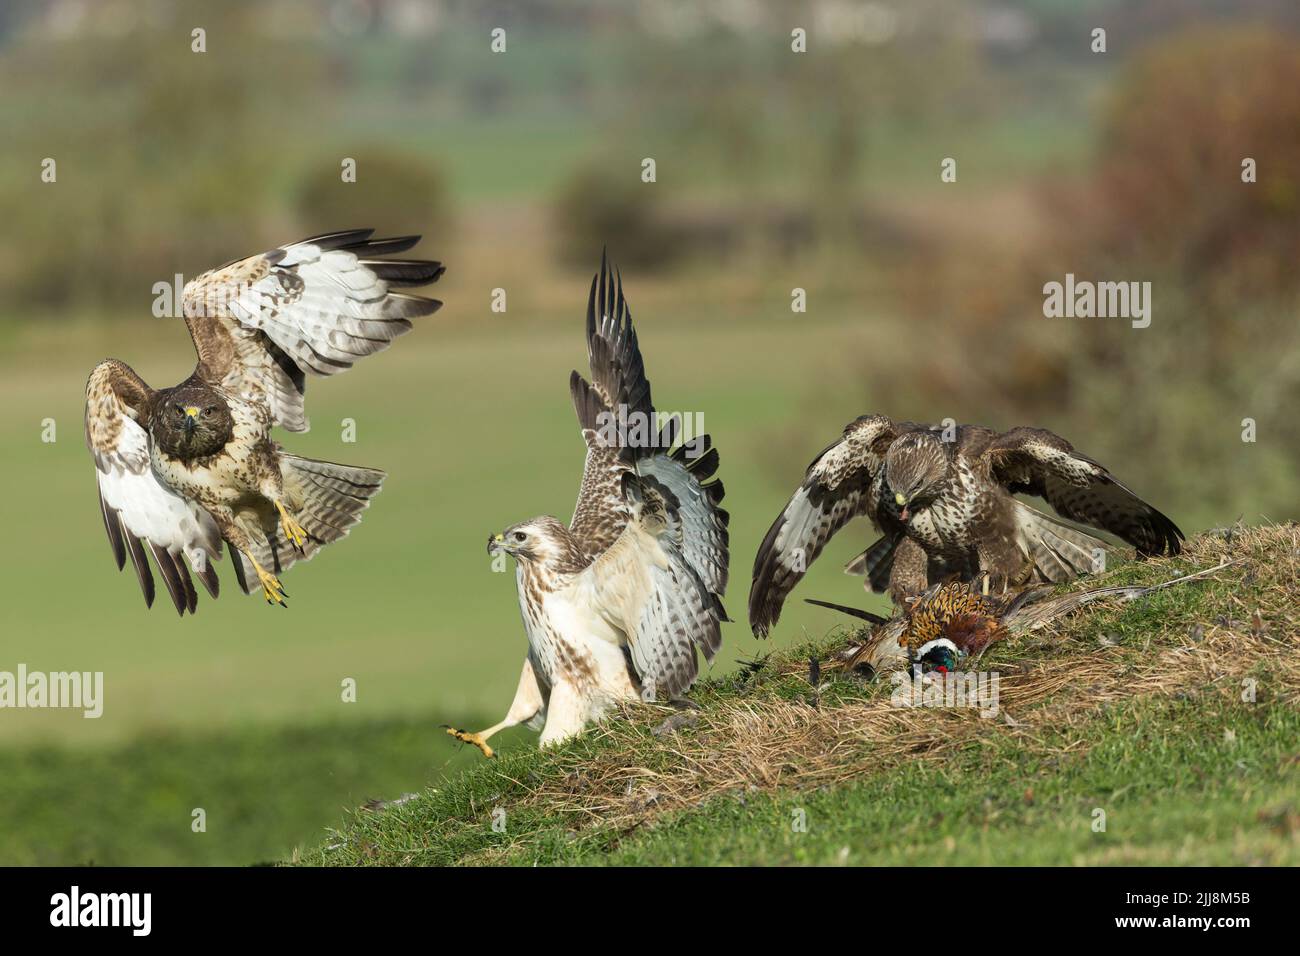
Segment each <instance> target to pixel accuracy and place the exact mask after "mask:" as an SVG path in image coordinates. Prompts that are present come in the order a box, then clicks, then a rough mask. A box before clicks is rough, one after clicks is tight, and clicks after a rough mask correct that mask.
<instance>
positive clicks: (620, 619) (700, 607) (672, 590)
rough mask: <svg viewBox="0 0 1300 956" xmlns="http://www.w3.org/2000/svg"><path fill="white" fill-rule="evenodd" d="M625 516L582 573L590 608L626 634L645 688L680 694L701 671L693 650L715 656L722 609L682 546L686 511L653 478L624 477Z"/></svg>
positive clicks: (668, 694)
mask: <svg viewBox="0 0 1300 956" xmlns="http://www.w3.org/2000/svg"><path fill="white" fill-rule="evenodd" d="M623 487H624V490H625V497H626V500H627V504H628V512H629V521H628V522H627V524H626V526H625V527H624V529H623V531H622V532H621V533H620V534H619V537H618V539H617V540H616V541H615V542H614V543H613V545H611V546H610V547H609V548H608V549H607V550H606V551H604V552H603V553H602V554H601V555H600V556H599V557H598V558H597V559H596V560H595V561H594V562H592V563H591V564H590V565H588V567H587V568H586V569H585V570H584V571H583V572H582V576H583V577H584V578H585V579H586V580H585V581H583V582H582V585H583V591H584V593H586V594H588V595H590V596H591V600H592V602H593V605H594V609H595V611H596V612H597V613H598V614H600V615H601V616H602V617H603V618H605V620H607V621H608V622H609V623H610V624H611V625H613V626H614V627H616V628H618V629H620V630H622V631H623V632H624V633H625V634H627V638H628V653H629V656H630V658H631V662H632V667H633V668H634V669H635V671H636V674H637V677H638V678H639V679H640V680H641V684H642V688H643V690H646V689H649V690H650V691H652V692H653V693H654V695H655V696H658V697H668V698H669V699H672V698H675V697H679V696H680V695H681V694H683V693H685V692H686V691H687V690H689V689H690V687H691V685H692V684H694V683H695V678H696V677H697V676H698V674H699V663H698V660H697V657H696V651H697V650H699V651H702V652H703V654H704V657H705V659H706V660H709V661H712V660H713V657H714V655H715V654H717V652H718V648H719V647H721V646H722V626H721V622H722V621H724V620H726V612H725V611H724V610H723V607H722V603H721V602H720V601H719V599H718V597H717V595H716V594H715V593H713V592H712V591H711V590H710V588H709V585H708V584H707V583H706V582H705V580H704V578H703V577H702V576H701V575H700V573H699V572H698V571H697V570H696V569H695V567H694V566H693V565H692V563H691V561H690V560H689V559H688V558H687V556H686V553H685V540H686V527H685V521H684V519H683V515H682V513H681V511H680V510H679V509H678V508H675V507H673V505H672V500H673V495H672V493H671V492H670V491H669V490H668V489H667V488H666V487H665V486H664V485H662V484H660V483H659V482H658V481H657V480H656V479H654V478H651V477H637V476H634V475H628V476H627V477H626V478H625V479H624V481H623Z"/></svg>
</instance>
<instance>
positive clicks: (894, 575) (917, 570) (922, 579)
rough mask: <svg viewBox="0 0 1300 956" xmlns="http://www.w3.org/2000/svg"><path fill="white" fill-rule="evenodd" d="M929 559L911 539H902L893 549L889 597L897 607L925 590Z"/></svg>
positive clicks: (903, 605)
mask: <svg viewBox="0 0 1300 956" xmlns="http://www.w3.org/2000/svg"><path fill="white" fill-rule="evenodd" d="M929 563H930V561H929V558H928V557H927V556H926V553H925V549H924V548H922V547H921V545H920V544H918V543H917V542H915V541H913V540H912V539H911V538H903V539H902V540H901V541H899V542H898V546H897V547H895V548H894V564H893V567H891V568H890V571H889V596H890V598H891V599H892V600H893V602H894V603H895V604H897V605H898V606H899V607H906V606H907V599H908V598H909V597H915V596H916V595H918V594H920V593H921V592H922V591H924V590H925V589H926V587H927V586H928V583H929V578H928V568H929Z"/></svg>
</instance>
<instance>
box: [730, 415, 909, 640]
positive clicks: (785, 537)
mask: <svg viewBox="0 0 1300 956" xmlns="http://www.w3.org/2000/svg"><path fill="white" fill-rule="evenodd" d="M903 427H905V426H902V425H896V424H895V423H894V422H892V421H890V420H889V419H888V418H886V417H885V416H883V415H864V416H862V417H861V418H859V419H857V420H856V421H854V422H853V423H851V424H850V425H848V426H847V427H846V428H845V429H844V434H843V435H841V436H840V439H839V441H837V442H835V443H834V444H832V445H830V446H829V447H827V448H826V449H825V450H824V451H823V452H822V453H821V454H820V455H818V456H817V457H816V458H815V459H813V462H812V464H811V465H809V466H808V470H807V472H806V473H805V474H804V479H803V483H802V484H801V485H800V486H799V487H798V488H797V489H796V490H795V493H794V494H793V495H792V496H791V497H790V500H789V502H787V504H786V506H785V508H784V509H783V510H782V512H781V514H780V515H778V516H777V519H776V521H774V522H773V523H772V527H771V528H769V529H768V532H767V535H766V537H764V538H763V543H762V544H761V545H759V548H758V554H757V555H756V556H755V558H754V577H753V581H752V582H751V583H750V587H749V625H750V627H751V628H752V629H753V631H754V634H755V636H757V637H765V636H767V634H768V632H769V631H770V630H771V629H772V626H773V625H775V624H776V622H777V621H778V620H779V619H780V617H781V607H782V605H784V604H785V599H786V596H787V595H788V594H789V593H790V592H791V591H792V590H794V586H795V585H796V584H798V583H799V581H800V579H801V578H803V576H804V574H805V573H806V572H807V570H808V568H809V567H811V566H812V563H813V561H815V560H816V559H817V556H818V555H819V554H821V553H822V548H824V547H825V546H826V542H828V541H830V539H831V538H832V537H833V536H834V534H835V532H837V531H839V530H840V528H842V527H844V526H845V525H846V524H848V522H849V521H850V520H851V519H853V518H854V517H856V516H857V515H860V514H863V513H866V512H868V511H869V509H870V505H871V498H872V496H871V494H870V491H871V486H872V483H873V481H874V479H875V477H876V475H877V474H878V473H879V471H880V469H881V467H882V465H883V463H884V456H885V451H886V450H887V449H888V448H889V445H890V443H891V442H892V441H893V440H894V439H895V438H897V437H898V434H899V432H900V430H901V429H902V428H903Z"/></svg>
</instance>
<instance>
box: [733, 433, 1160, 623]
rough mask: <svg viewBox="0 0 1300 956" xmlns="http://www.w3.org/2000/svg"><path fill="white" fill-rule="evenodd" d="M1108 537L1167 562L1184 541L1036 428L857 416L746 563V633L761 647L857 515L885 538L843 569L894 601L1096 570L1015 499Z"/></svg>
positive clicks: (1067, 530) (1059, 526)
mask: <svg viewBox="0 0 1300 956" xmlns="http://www.w3.org/2000/svg"><path fill="white" fill-rule="evenodd" d="M1018 493H1024V494H1030V495H1036V496H1037V497H1040V498H1043V499H1044V500H1046V501H1047V502H1048V504H1050V505H1051V506H1052V507H1053V508H1055V509H1056V511H1057V512H1058V513H1059V514H1060V515H1061V516H1062V517H1064V518H1068V519H1070V520H1071V521H1077V522H1080V523H1082V524H1086V525H1090V526H1092V527H1094V528H1100V529H1102V530H1104V531H1108V532H1110V533H1112V534H1114V535H1117V536H1118V537H1120V538H1122V539H1123V540H1124V541H1127V542H1128V543H1129V544H1131V545H1133V546H1134V547H1135V548H1136V549H1137V553H1138V555H1139V556H1143V555H1157V554H1177V553H1178V552H1179V550H1180V549H1181V544H1180V542H1181V540H1182V538H1183V533H1182V532H1181V531H1179V530H1178V528H1177V526H1176V525H1175V524H1174V523H1173V522H1172V521H1170V520H1169V519H1168V518H1166V517H1165V516H1164V515H1163V514H1161V513H1160V512H1159V511H1157V510H1156V509H1155V508H1153V507H1151V506H1150V505H1149V504H1147V503H1146V502H1145V501H1143V500H1142V499H1141V498H1139V497H1138V496H1137V495H1135V494H1133V492H1131V491H1130V490H1129V489H1128V488H1127V487H1125V486H1124V485H1123V484H1122V483H1120V481H1119V480H1118V479H1116V478H1115V476H1114V475H1112V474H1111V473H1110V472H1109V471H1107V470H1106V468H1105V467H1103V466H1102V465H1101V464H1100V463H1098V462H1097V461H1095V460H1093V459H1092V458H1089V457H1088V456H1087V455H1084V454H1082V453H1080V452H1077V451H1075V450H1074V447H1073V446H1072V445H1071V444H1070V443H1069V442H1067V441H1066V440H1065V439H1064V438H1061V437H1060V436H1059V435H1054V434H1053V433H1052V432H1049V431H1046V430H1044V429H1041V428H1023V427H1022V428H1013V429H1011V430H1010V431H1007V432H1001V433H999V432H996V431H993V430H992V429H989V428H984V427H981V426H978V425H960V426H952V427H951V428H945V427H943V426H938V425H919V424H916V423H914V422H894V421H891V420H890V419H889V418H886V417H885V416H884V415H864V416H862V417H861V418H859V419H857V420H856V421H854V422H852V423H851V424H850V425H848V426H847V427H846V428H845V429H844V433H843V435H841V437H840V439H839V440H838V441H836V442H835V443H834V444H832V445H831V446H830V447H828V448H827V449H826V450H825V451H823V452H822V453H821V454H820V455H818V456H817V458H816V459H815V460H814V461H813V463H812V464H811V465H809V466H808V470H807V473H806V474H805V476H804V480H803V483H802V484H801V485H800V486H799V487H798V489H796V490H795V493H794V495H793V496H792V497H791V498H790V501H789V503H788V504H787V505H786V506H785V509H784V510H783V511H782V512H781V514H780V516H779V517H778V518H777V519H776V521H775V522H774V523H773V524H772V527H771V529H770V530H769V531H768V532H767V537H765V538H764V539H763V543H762V545H761V546H760V547H759V549H758V555H757V557H756V558H755V560H754V577H753V582H752V584H751V586H750V591H749V622H750V626H751V627H752V628H753V630H754V633H755V634H756V635H758V636H760V637H761V636H764V635H766V634H767V633H768V631H769V630H770V629H771V628H772V626H773V625H774V624H775V623H776V622H777V619H778V618H779V617H780V614H781V606H782V605H783V604H784V602H785V598H786V595H788V594H789V593H790V592H791V591H792V590H793V589H794V587H795V585H796V584H798V582H799V580H800V578H802V577H803V575H804V573H805V572H806V571H807V569H808V567H809V566H810V565H811V564H812V562H813V561H815V560H816V558H817V556H818V555H819V554H821V552H822V548H824V547H825V546H826V543H827V542H828V541H829V540H830V539H831V537H832V536H833V535H834V534H835V532H837V531H839V530H840V528H842V527H844V525H845V524H847V523H848V522H849V521H850V520H851V519H853V518H855V517H857V516H858V515H866V516H867V517H868V518H870V519H871V522H872V524H873V525H875V526H876V528H878V529H879V530H880V531H881V532H882V533H883V537H882V538H881V539H880V540H879V541H877V542H876V543H875V544H873V545H872V546H871V547H869V548H868V549H867V550H866V551H864V552H863V553H862V554H861V555H859V556H858V557H857V558H855V559H854V560H853V561H852V562H850V563H849V565H848V566H847V567H846V569H845V570H846V571H847V572H848V573H850V574H861V575H864V576H865V578H866V583H867V584H868V586H869V587H870V588H871V589H872V590H874V591H885V590H888V591H889V593H890V595H891V596H892V597H893V599H894V601H895V602H896V603H899V604H902V603H903V602H904V600H905V599H906V598H907V597H909V596H911V595H915V594H918V593H920V592H922V591H924V590H925V589H926V588H927V587H928V586H930V585H932V584H935V583H938V582H940V581H944V580H953V579H955V580H959V581H972V580H974V579H975V577H976V576H977V575H979V574H980V573H981V572H987V573H988V575H989V577H990V579H991V581H992V584H993V587H994V588H995V589H997V590H1002V589H1005V588H1006V587H1008V586H1020V585H1025V584H1029V583H1032V582H1035V581H1039V582H1041V581H1050V582H1059V581H1068V580H1070V579H1071V578H1074V577H1076V576H1078V575H1080V574H1084V573H1087V572H1089V571H1095V570H1100V569H1101V563H1102V562H1103V561H1104V555H1105V554H1106V552H1107V550H1108V548H1109V545H1108V544H1107V543H1106V542H1104V541H1102V540H1101V539H1099V538H1095V537H1093V536H1092V535H1089V534H1086V533H1084V532H1082V531H1080V530H1078V529H1076V528H1073V527H1071V526H1070V525H1068V524H1066V523H1065V522H1062V521H1059V520H1057V519H1055V518H1052V517H1050V516H1048V515H1045V514H1043V513H1042V512H1040V511H1037V510H1035V509H1033V508H1031V507H1029V506H1028V505H1026V504H1025V503H1023V502H1021V501H1018V500H1016V498H1015V497H1013V496H1014V495H1016V494H1018Z"/></svg>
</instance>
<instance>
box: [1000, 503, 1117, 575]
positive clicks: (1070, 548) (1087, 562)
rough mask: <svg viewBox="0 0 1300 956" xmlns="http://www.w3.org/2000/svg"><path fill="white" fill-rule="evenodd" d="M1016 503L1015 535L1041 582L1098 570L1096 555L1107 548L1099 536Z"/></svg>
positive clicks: (1108, 548)
mask: <svg viewBox="0 0 1300 956" xmlns="http://www.w3.org/2000/svg"><path fill="white" fill-rule="evenodd" d="M1015 505H1016V513H1015V515H1016V518H1015V520H1016V537H1017V544H1018V545H1019V546H1020V550H1021V551H1023V552H1024V553H1025V555H1026V556H1027V557H1029V558H1030V559H1031V560H1032V561H1033V562H1034V570H1035V572H1036V573H1037V575H1038V576H1039V577H1040V578H1041V579H1042V580H1044V581H1051V582H1052V583H1053V584H1059V583H1060V582H1062V581H1070V580H1073V579H1074V578H1077V577H1078V576H1079V575H1081V574H1090V573H1092V572H1093V571H1096V570H1098V567H1097V563H1096V562H1097V556H1098V554H1100V553H1105V552H1108V551H1110V550H1111V546H1110V545H1108V544H1107V543H1106V542H1105V541H1103V540H1102V539H1101V538H1097V537H1094V536H1093V535H1090V534H1088V533H1087V532H1084V531H1080V530H1079V529H1077V528H1074V527H1071V526H1070V525H1068V524H1066V523H1065V522H1063V521H1059V520H1057V519H1056V518H1052V517H1050V516H1049V515H1045V514H1043V513H1042V512H1041V511H1038V510H1036V509H1034V508H1031V507H1029V505H1027V504H1025V503H1024V502H1022V501H1017V502H1016V503H1015Z"/></svg>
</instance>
